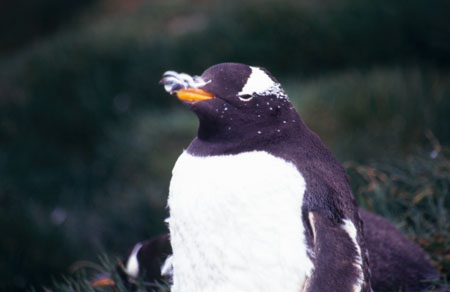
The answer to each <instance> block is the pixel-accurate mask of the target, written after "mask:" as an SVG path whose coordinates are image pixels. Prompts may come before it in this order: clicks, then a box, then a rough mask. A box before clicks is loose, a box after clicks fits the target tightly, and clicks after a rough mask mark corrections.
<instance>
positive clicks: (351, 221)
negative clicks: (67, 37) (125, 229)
mask: <svg viewBox="0 0 450 292" xmlns="http://www.w3.org/2000/svg"><path fill="white" fill-rule="evenodd" d="M162 83H163V84H164V86H165V89H166V90H167V91H168V92H169V93H171V94H174V95H176V96H177V97H178V99H179V100H181V101H182V103H184V104H185V105H186V106H187V107H188V108H189V109H191V110H192V111H193V112H194V113H195V114H196V115H197V117H198V119H199V129H198V134H197V137H195V138H194V140H193V141H192V143H191V144H190V145H189V147H188V148H187V149H186V150H185V151H184V152H183V153H182V155H181V156H180V157H179V158H178V160H177V162H176V164H175V167H174V169H173V171H172V179H171V183H170V188H169V198H168V207H169V211H170V218H169V219H168V225H169V230H170V240H171V245H172V249H173V256H172V265H173V286H172V291H173V292H191V291H192V292H194V291H195V292H210V291H211V292H213V291H214V292H222V291H223V292H228V291H242V292H244V291H245V292H248V291H258V292H262V291H284V292H299V291H309V292H312V291H317V292H323V291H362V292H369V291H371V282H370V271H369V264H368V252H367V249H366V243H365V238H364V234H363V227H362V223H361V219H360V217H359V214H358V208H357V206H356V202H355V200H354V197H353V194H352V191H351V189H350V187H349V184H348V182H347V177H346V174H345V170H344V168H343V167H342V166H341V165H340V163H339V162H338V161H337V159H336V158H335V157H334V156H333V155H332V154H331V152H330V151H329V150H328V149H327V148H326V147H325V145H324V144H323V143H322V141H321V140H320V139H319V137H318V136H317V135H316V134H314V133H313V132H312V131H311V130H309V129H308V127H307V126H306V125H305V123H304V122H303V121H302V119H301V118H300V116H299V115H298V113H297V112H296V110H295V109H294V107H293V106H292V104H291V103H290V101H289V99H288V96H287V95H286V93H285V92H284V91H283V89H282V87H281V85H280V84H279V83H278V82H277V80H276V79H275V78H274V77H273V76H272V75H271V74H270V73H269V72H268V71H267V70H265V69H263V68H259V67H251V66H247V65H243V64H236V63H223V64H218V65H215V66H212V67H210V68H209V69H207V70H206V71H205V72H204V73H203V74H202V75H201V76H196V77H191V76H189V75H187V74H178V73H176V72H173V71H169V72H166V73H165V74H164V76H163V79H162Z"/></svg>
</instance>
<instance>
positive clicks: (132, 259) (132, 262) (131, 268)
mask: <svg viewBox="0 0 450 292" xmlns="http://www.w3.org/2000/svg"><path fill="white" fill-rule="evenodd" d="M141 247H142V243H140V242H138V243H136V245H135V246H134V247H133V250H132V251H131V254H130V256H129V257H128V261H127V265H126V267H125V272H126V273H127V274H128V275H129V276H131V277H133V278H137V276H138V275H139V261H138V258H137V254H138V252H139V250H140V249H141Z"/></svg>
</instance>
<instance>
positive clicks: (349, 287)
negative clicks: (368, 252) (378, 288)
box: [305, 211, 370, 292]
mask: <svg viewBox="0 0 450 292" xmlns="http://www.w3.org/2000/svg"><path fill="white" fill-rule="evenodd" d="M308 218H309V223H310V225H311V229H312V233H313V246H312V249H313V250H312V254H313V263H314V269H313V271H312V274H311V276H310V278H309V279H308V281H307V283H306V290H305V291H306V292H320V291H336V292H341V291H342V292H349V291H364V292H366V291H367V292H369V291H370V284H369V283H370V281H368V279H365V278H366V277H365V276H364V274H365V273H364V270H365V269H364V268H363V263H362V257H361V249H360V247H359V245H358V243H357V240H356V235H357V231H356V228H355V226H354V225H353V223H352V222H351V221H350V220H347V219H344V220H341V222H339V221H337V220H336V218H334V217H332V216H330V214H329V212H326V211H313V212H309V214H308Z"/></svg>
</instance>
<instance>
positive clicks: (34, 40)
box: [0, 0, 450, 291]
mask: <svg viewBox="0 0 450 292" xmlns="http://www.w3.org/2000/svg"><path fill="white" fill-rule="evenodd" d="M449 15H450V2H448V1H445V0H440V1H438V0H376V1H373V0H340V1H338V0H317V1H309V0H301V1H294V0H292V1H289V0H284V1H275V0H272V1H270V0H266V1H256V0H254V1H207V0H203V1H202V0H196V1H183V0H176V1H173V0H165V1H162V0H161V1H149V0H147V1H144V0H132V1H120V0H76V1H75V0H65V1H58V0H16V1H14V0H1V1H0V231H1V233H2V235H1V239H0V290H2V291H7V290H24V289H30V288H31V287H35V288H36V289H38V290H41V287H42V286H43V285H45V286H47V287H49V286H51V285H52V282H53V281H59V279H61V275H70V272H71V271H72V268H71V266H72V265H73V264H74V263H76V262H77V261H80V260H87V261H91V262H96V261H98V259H97V256H98V255H99V254H101V253H106V254H108V255H117V254H121V253H123V252H124V251H125V250H126V249H127V248H129V247H130V246H132V245H133V244H134V243H135V242H136V241H139V240H143V239H146V238H148V237H150V236H152V235H155V234H158V233H162V232H165V231H166V228H165V226H164V223H163V220H164V218H165V217H166V216H167V212H166V210H165V202H166V196H167V190H168V184H169V179H170V175H171V169H172V166H173V164H174V162H175V160H176V158H177V156H178V155H179V154H180V153H181V151H182V150H183V148H184V147H187V145H188V143H189V141H190V140H191V139H192V138H193V137H194V136H195V131H196V126H197V121H196V119H195V117H194V115H193V114H192V113H190V112H189V111H188V110H186V109H184V108H183V107H182V106H181V105H180V104H179V103H178V102H177V101H176V100H175V99H174V98H171V97H170V96H168V95H167V94H166V93H165V92H164V91H163V89H162V87H161V86H160V85H159V84H158V81H159V79H160V78H161V74H162V73H163V72H164V71H166V70H169V69H170V70H176V71H182V72H187V73H191V74H198V75H199V74H201V73H202V71H203V70H204V69H206V68H207V67H209V66H211V65H213V64H216V63H219V62H226V61H233V62H241V63H247V64H251V65H257V66H263V67H266V68H267V69H269V71H271V72H272V73H273V75H275V76H276V77H277V78H278V79H279V80H280V81H281V83H282V84H283V87H284V88H285V90H286V91H287V93H288V94H289V96H290V98H291V100H292V101H293V103H294V104H295V106H296V108H297V109H298V111H299V112H300V114H301V115H302V117H303V118H304V120H305V121H306V123H307V124H308V125H309V126H310V127H311V128H312V129H313V130H314V131H316V132H317V133H318V134H319V135H320V136H321V137H322V139H323V140H324V142H325V143H326V144H327V145H328V146H329V147H330V148H331V149H332V151H333V152H334V153H335V154H336V155H337V157H338V158H339V159H340V160H341V161H342V162H343V163H344V165H345V166H346V167H347V169H348V173H349V175H350V178H351V184H352V187H353V189H354V191H355V196H356V197H357V199H358V201H359V202H360V204H361V205H362V206H364V207H365V208H367V209H369V210H371V211H374V212H376V213H378V214H381V215H383V216H385V217H388V218H389V219H391V220H392V221H393V222H394V224H395V225H396V226H398V227H399V228H401V229H402V230H403V231H404V232H405V233H406V235H407V236H408V237H410V238H411V239H413V240H415V241H416V242H417V243H419V244H421V246H422V247H423V248H425V249H426V250H427V252H428V253H429V254H430V256H431V259H432V261H433V263H434V265H435V266H436V267H437V268H438V269H439V271H440V272H441V275H442V279H443V281H448V277H449V267H450V247H449V246H450V239H449V231H448V230H450V215H449V211H450V199H449V189H450V155H449V152H448V145H449V143H450V72H449V68H450V17H449Z"/></svg>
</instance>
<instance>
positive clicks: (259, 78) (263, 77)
mask: <svg viewBox="0 0 450 292" xmlns="http://www.w3.org/2000/svg"><path fill="white" fill-rule="evenodd" d="M250 68H251V69H252V73H250V76H249V77H248V79H247V82H246V83H245V85H244V87H243V88H242V90H241V91H240V92H239V93H238V97H241V96H249V95H250V96H252V95H254V94H257V95H262V96H266V95H275V96H276V97H277V98H287V96H286V94H285V93H284V91H283V89H282V88H281V86H280V84H279V83H277V82H275V81H273V80H272V78H270V77H269V75H267V73H266V72H264V71H263V70H261V69H260V68H258V67H250ZM246 101H248V99H247V100H246Z"/></svg>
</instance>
